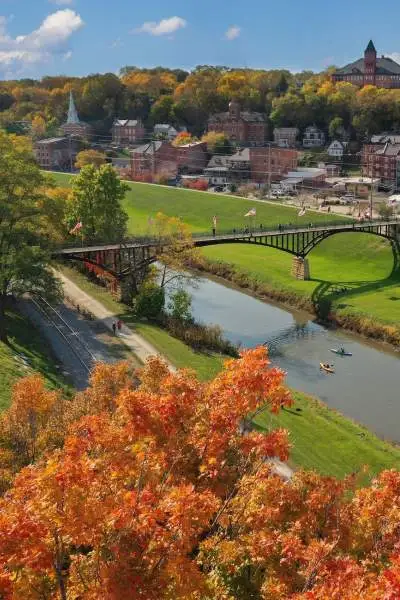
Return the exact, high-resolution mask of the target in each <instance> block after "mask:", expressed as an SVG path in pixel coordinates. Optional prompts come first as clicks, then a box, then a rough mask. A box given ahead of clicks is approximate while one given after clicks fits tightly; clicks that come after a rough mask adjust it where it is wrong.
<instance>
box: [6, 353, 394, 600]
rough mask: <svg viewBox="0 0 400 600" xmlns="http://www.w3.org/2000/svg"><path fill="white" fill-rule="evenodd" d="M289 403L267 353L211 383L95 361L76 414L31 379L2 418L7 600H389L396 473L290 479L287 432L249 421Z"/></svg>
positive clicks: (162, 369) (153, 363)
mask: <svg viewBox="0 0 400 600" xmlns="http://www.w3.org/2000/svg"><path fill="white" fill-rule="evenodd" d="M290 404H291V396H290V393H289V392H288V391H287V390H286V388H285V387H284V373H283V372H282V371H280V370H279V369H277V368H274V367H272V366H271V364H270V362H269V360H268V357H267V353H266V350H265V348H258V349H254V350H249V351H246V352H244V353H242V355H241V357H240V358H239V359H238V360H229V361H227V362H226V364H225V368H224V369H223V371H221V373H220V374H218V375H217V376H216V377H215V379H214V380H213V381H210V382H208V383H201V382H199V381H198V380H197V378H196V377H195V376H194V374H193V373H191V372H189V371H178V372H173V373H172V372H170V371H169V370H168V367H167V365H166V364H165V363H164V362H163V361H162V360H161V359H159V358H156V357H153V358H151V359H149V360H148V361H147V363H146V365H145V366H144V367H143V368H142V369H141V370H140V371H138V372H136V373H132V372H131V371H130V369H129V367H128V365H127V364H125V363H121V364H118V365H102V364H99V365H97V366H96V367H95V369H94V371H93V373H92V375H91V378H90V385H89V387H88V389H87V390H85V391H83V392H81V393H79V394H77V395H76V396H75V398H73V399H71V400H70V401H69V402H66V401H65V400H63V399H62V397H61V395H60V394H59V393H57V392H54V391H48V390H46V389H45V387H44V385H43V380H42V379H41V378H40V377H38V376H31V377H29V378H27V379H25V380H22V381H21V382H19V383H18V384H17V385H16V386H15V388H14V392H13V398H12V405H11V407H10V409H9V410H8V411H6V412H5V413H4V414H3V415H1V416H0V482H1V486H2V491H3V498H0V597H1V598H2V599H3V600H11V599H12V600H38V599H39V598H40V599H42V600H55V599H61V600H67V599H69V598H81V599H82V600H89V599H93V600H94V599H97V598H98V599H100V598H108V599H110V600H125V599H130V600H135V599H138V600H139V599H141V598H146V600H152V599H154V600H163V599H165V600H172V599H182V600H197V599H198V600H215V599H216V600H248V599H250V598H254V599H260V600H326V599H327V598H330V599H332V600H356V599H357V600H359V599H361V600H382V599H385V598H387V599H393V600H395V599H396V598H398V597H399V594H400V579H399V567H400V554H399V547H400V532H399V526H398V524H399V517H400V473H399V472H398V471H394V470H392V471H386V472H382V473H381V474H380V475H379V476H378V477H377V478H376V479H375V480H374V481H373V482H372V484H371V485H370V486H369V487H365V488H361V489H358V488H357V479H356V476H351V477H348V478H346V479H345V480H343V481H337V480H335V479H334V478H331V477H323V476H321V475H317V474H316V473H312V472H302V471H299V472H297V473H295V474H294V475H293V477H292V479H291V480H290V481H283V480H282V479H281V478H280V477H279V476H278V475H277V474H275V472H274V468H273V465H272V464H271V463H270V462H269V459H271V458H275V457H279V458H280V459H281V460H287V458H288V455H289V451H290V440H289V438H288V434H287V433H286V432H285V431H284V430H280V429H271V430H270V431H268V432H257V431H250V432H247V433H243V430H244V429H247V431H248V428H243V423H244V422H246V420H248V419H249V418H251V416H252V415H254V414H255V413H257V412H258V411H260V410H269V411H272V412H278V411H279V410H281V409H282V408H284V407H289V406H290ZM247 422H248V421H247ZM20 469H21V470H20ZM18 471H19V472H18Z"/></svg>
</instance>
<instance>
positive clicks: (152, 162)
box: [151, 138, 156, 183]
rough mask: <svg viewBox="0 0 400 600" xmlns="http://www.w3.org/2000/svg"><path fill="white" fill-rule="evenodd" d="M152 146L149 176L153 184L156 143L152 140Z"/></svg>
mask: <svg viewBox="0 0 400 600" xmlns="http://www.w3.org/2000/svg"><path fill="white" fill-rule="evenodd" d="M151 146H152V157H151V174H152V179H153V183H154V176H155V174H156V142H155V140H154V138H153V139H152V140H151Z"/></svg>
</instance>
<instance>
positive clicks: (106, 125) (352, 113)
mask: <svg viewBox="0 0 400 600" xmlns="http://www.w3.org/2000/svg"><path fill="white" fill-rule="evenodd" d="M331 72H332V69H328V70H327V71H325V72H323V73H320V74H314V73H312V72H308V71H306V72H302V73H298V74H293V73H290V72H289V71H286V70H270V71H264V70H254V69H229V68H227V67H213V66H207V65H205V66H199V67H196V68H195V69H194V70H193V71H192V72H190V73H188V72H187V71H184V70H181V69H165V68H162V67H157V68H155V69H139V68H137V67H125V68H123V69H122V70H121V73H120V76H117V75H115V74H113V73H106V74H103V75H101V74H96V75H89V76H88V77H81V78H78V77H67V76H59V77H44V78H43V79H41V80H40V81H36V80H33V79H22V80H18V81H3V82H1V83H0V126H3V127H5V128H7V129H8V130H9V131H13V130H16V131H18V128H19V127H21V125H20V122H21V121H30V122H31V121H33V120H34V119H35V118H36V120H37V123H40V127H39V129H40V128H41V129H44V133H45V135H52V134H54V132H55V131H56V130H57V127H58V126H59V125H60V124H61V123H62V122H63V121H65V118H66V112H67V108H68V94H69V91H70V90H73V92H74V96H75V100H76V104H77V108H78V111H79V115H80V118H81V119H82V120H84V121H87V122H89V123H91V124H92V126H93V128H94V132H95V134H96V133H97V134H98V135H99V136H101V135H107V134H108V133H109V130H110V127H111V125H112V122H113V120H114V118H115V117H119V118H128V117H129V118H141V119H142V120H143V121H144V123H145V125H146V126H148V127H151V126H152V125H154V124H155V123H171V124H173V125H179V126H186V127H187V129H188V130H189V131H190V132H192V133H193V134H194V135H200V134H201V133H202V132H203V131H204V130H205V129H206V126H207V120H208V118H209V116H210V115H211V114H213V113H216V112H220V111H224V110H227V106H228V103H229V101H230V100H231V99H232V98H235V99H237V100H239V101H240V102H241V105H242V107H243V110H251V111H258V112H263V113H265V114H266V115H267V119H268V121H269V125H270V136H271V137H272V130H273V127H275V126H297V127H299V129H300V130H302V129H304V128H305V127H306V126H308V125H310V124H315V125H317V126H319V127H321V128H322V129H324V130H325V132H326V133H327V134H329V135H330V136H331V137H343V136H344V137H346V136H347V137H349V138H350V139H354V140H359V141H361V140H363V139H365V138H366V136H368V135H371V134H373V133H377V132H380V131H394V130H398V129H399V128H400V90H385V89H379V88H375V87H373V86H366V87H364V88H363V89H361V90H360V89H358V88H357V87H355V86H353V85H351V84H349V83H337V84H334V83H332V82H331V78H330V74H331ZM38 119H39V120H38ZM43 121H44V127H43ZM22 126H23V125H22Z"/></svg>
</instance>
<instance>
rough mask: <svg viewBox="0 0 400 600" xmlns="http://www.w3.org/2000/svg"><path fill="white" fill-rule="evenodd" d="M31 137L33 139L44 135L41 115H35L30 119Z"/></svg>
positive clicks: (44, 124) (43, 121)
mask: <svg viewBox="0 0 400 600" xmlns="http://www.w3.org/2000/svg"><path fill="white" fill-rule="evenodd" d="M31 127H32V135H33V137H35V138H41V137H43V136H44V135H45V133H46V121H45V120H44V118H43V117H42V116H41V115H36V116H35V117H34V118H33V119H32V125H31Z"/></svg>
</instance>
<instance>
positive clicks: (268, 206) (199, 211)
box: [54, 173, 337, 233]
mask: <svg viewBox="0 0 400 600" xmlns="http://www.w3.org/2000/svg"><path fill="white" fill-rule="evenodd" d="M54 177H55V179H56V181H57V183H59V184H60V185H65V186H66V185H68V184H69V181H70V178H71V176H70V175H68V174H64V173H57V174H55V175H54ZM129 187H130V190H129V192H128V193H127V195H126V198H125V202H124V208H125V210H126V211H127V213H128V215H129V230H130V231H131V232H132V233H146V232H147V231H148V230H149V217H154V216H155V215H156V214H157V213H158V212H163V213H164V214H167V215H170V216H178V217H180V218H181V219H182V220H183V221H185V222H186V223H189V224H190V225H191V226H192V228H193V231H207V230H209V231H211V228H212V218H213V216H214V215H217V217H218V227H219V228H221V230H224V229H233V228H234V227H236V228H240V227H244V226H246V225H249V219H248V218H247V219H246V218H245V217H244V215H245V214H246V213H247V212H248V211H249V210H250V208H253V207H255V208H256V210H257V217H256V219H255V221H256V224H257V226H259V225H260V224H263V225H278V223H289V222H291V223H293V224H301V223H309V222H310V221H313V222H315V223H316V222H318V221H327V220H332V219H334V218H333V217H331V216H329V215H327V214H318V213H314V212H313V213H309V214H306V215H304V216H303V217H298V216H297V214H298V210H295V209H293V208H289V207H286V206H281V205H280V204H278V203H276V204H273V203H265V202H264V203H262V202H254V200H247V199H246V198H238V197H235V196H232V197H230V196H224V195H221V194H210V193H209V192H196V191H192V190H185V189H177V188H172V187H171V188H168V187H163V186H159V185H149V184H141V183H129ZM336 218H337V217H336Z"/></svg>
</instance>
